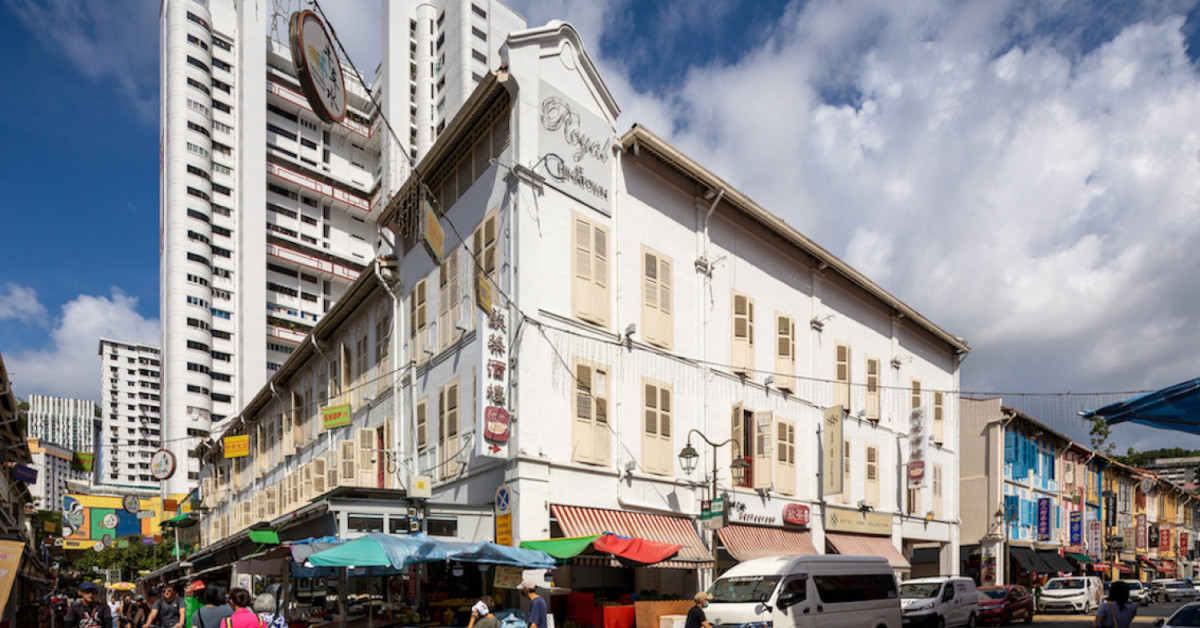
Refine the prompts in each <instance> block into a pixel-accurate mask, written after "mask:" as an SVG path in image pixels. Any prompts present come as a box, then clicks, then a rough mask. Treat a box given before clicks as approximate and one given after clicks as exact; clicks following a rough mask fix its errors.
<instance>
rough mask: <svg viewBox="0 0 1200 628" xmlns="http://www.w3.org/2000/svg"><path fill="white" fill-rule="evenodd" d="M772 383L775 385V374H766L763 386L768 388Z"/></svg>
mask: <svg viewBox="0 0 1200 628" xmlns="http://www.w3.org/2000/svg"><path fill="white" fill-rule="evenodd" d="M774 385H775V376H774V375H768V376H767V378H766V379H764V380H763V386H766V387H767V388H770V387H771V386H774Z"/></svg>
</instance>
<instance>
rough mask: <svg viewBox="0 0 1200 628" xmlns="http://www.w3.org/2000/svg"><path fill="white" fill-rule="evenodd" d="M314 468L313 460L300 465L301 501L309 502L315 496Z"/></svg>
mask: <svg viewBox="0 0 1200 628" xmlns="http://www.w3.org/2000/svg"><path fill="white" fill-rule="evenodd" d="M312 472H313V468H312V463H311V462H306V463H304V464H303V465H301V466H300V502H301V503H303V504H307V503H308V502H310V501H312V498H313V492H312V491H313V475H312Z"/></svg>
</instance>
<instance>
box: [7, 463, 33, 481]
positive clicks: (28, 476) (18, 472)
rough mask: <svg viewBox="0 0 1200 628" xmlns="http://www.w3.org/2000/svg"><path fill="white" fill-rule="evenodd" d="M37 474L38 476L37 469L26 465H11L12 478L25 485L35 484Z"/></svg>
mask: <svg viewBox="0 0 1200 628" xmlns="http://www.w3.org/2000/svg"><path fill="white" fill-rule="evenodd" d="M37 474H38V472H37V469H34V468H33V467H30V466H28V465H23V464H15V465H13V477H14V478H15V479H16V480H17V481H18V482H24V483H26V484H33V483H35V482H37Z"/></svg>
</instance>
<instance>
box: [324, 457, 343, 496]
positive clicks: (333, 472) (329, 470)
mask: <svg viewBox="0 0 1200 628" xmlns="http://www.w3.org/2000/svg"><path fill="white" fill-rule="evenodd" d="M340 472H341V467H339V466H338V448H337V447H330V448H329V453H327V454H325V490H327V491H331V490H333V489H334V488H335V487H337V486H338V473H340Z"/></svg>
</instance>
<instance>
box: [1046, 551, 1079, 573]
mask: <svg viewBox="0 0 1200 628" xmlns="http://www.w3.org/2000/svg"><path fill="white" fill-rule="evenodd" d="M1037 555H1038V558H1040V559H1042V562H1044V563H1046V566H1047V567H1049V568H1051V569H1053V570H1054V572H1055V573H1061V572H1068V573H1069V572H1073V571H1075V567H1073V566H1071V563H1069V562H1067V559H1065V558H1063V557H1062V556H1060V555H1059V554H1058V552H1053V551H1039V552H1038V553H1037Z"/></svg>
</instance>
